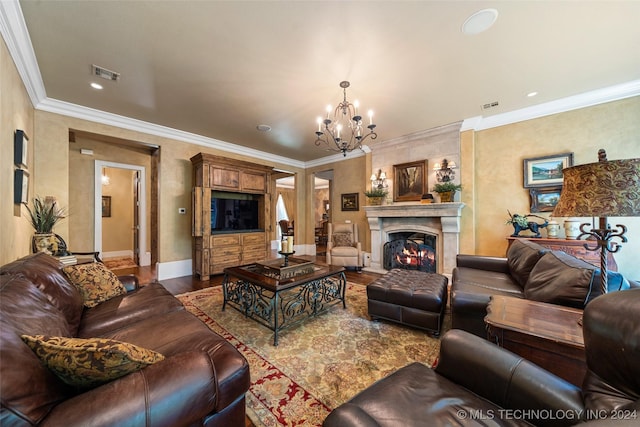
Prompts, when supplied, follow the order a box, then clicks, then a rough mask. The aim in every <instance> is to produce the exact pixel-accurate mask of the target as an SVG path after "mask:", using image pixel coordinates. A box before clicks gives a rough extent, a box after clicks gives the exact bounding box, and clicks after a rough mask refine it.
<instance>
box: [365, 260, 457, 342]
mask: <svg viewBox="0 0 640 427" xmlns="http://www.w3.org/2000/svg"><path fill="white" fill-rule="evenodd" d="M448 282H449V279H447V277H446V276H443V275H441V274H435V273H426V272H423V271H418V270H403V269H397V268H394V269H393V270H391V271H389V272H388V273H387V274H385V275H384V276H383V277H380V278H379V279H377V280H375V281H373V282H371V283H370V284H369V285H367V305H368V308H369V316H371V318H372V319H373V320H375V319H385V320H391V321H394V322H398V323H401V324H403V325H408V326H412V327H415V328H420V329H424V330H427V331H429V332H431V333H433V334H434V335H436V336H438V335H440V329H441V328H442V321H443V318H444V313H445V308H446V306H447V295H448V292H447V283H448Z"/></svg>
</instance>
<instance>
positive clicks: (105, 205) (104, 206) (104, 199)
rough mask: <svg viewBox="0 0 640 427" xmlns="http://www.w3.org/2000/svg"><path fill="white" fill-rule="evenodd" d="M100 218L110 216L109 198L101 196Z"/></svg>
mask: <svg viewBox="0 0 640 427" xmlns="http://www.w3.org/2000/svg"><path fill="white" fill-rule="evenodd" d="M102 216H103V217H105V218H107V217H110V216H111V196H102Z"/></svg>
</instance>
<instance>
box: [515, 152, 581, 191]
mask: <svg viewBox="0 0 640 427" xmlns="http://www.w3.org/2000/svg"><path fill="white" fill-rule="evenodd" d="M569 166H573V153H562V154H556V155H553V156H545V157H534V158H531V159H524V188H532V187H549V186H552V185H562V169H564V168H568V167H569Z"/></svg>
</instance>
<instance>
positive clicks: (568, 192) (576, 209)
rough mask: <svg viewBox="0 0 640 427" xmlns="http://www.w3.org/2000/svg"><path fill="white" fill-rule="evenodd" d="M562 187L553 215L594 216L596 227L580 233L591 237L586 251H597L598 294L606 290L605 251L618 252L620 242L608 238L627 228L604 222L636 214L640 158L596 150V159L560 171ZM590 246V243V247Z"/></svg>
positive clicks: (582, 228)
mask: <svg viewBox="0 0 640 427" xmlns="http://www.w3.org/2000/svg"><path fill="white" fill-rule="evenodd" d="M562 173H563V175H564V186H563V189H562V194H561V195H560V200H559V201H558V204H557V205H556V207H555V209H554V211H553V215H552V216H554V217H558V216H563V217H570V216H577V217H598V218H599V225H598V228H591V229H590V230H588V227H589V226H590V225H591V224H589V223H584V224H582V225H580V232H581V234H580V235H579V236H578V239H580V238H582V237H584V236H591V237H593V238H594V239H595V240H589V241H588V243H585V245H584V247H585V248H586V249H587V250H589V251H597V250H598V249H599V250H600V278H601V282H600V285H601V288H602V293H603V294H605V293H606V292H607V290H608V279H607V274H608V270H607V252H612V253H615V252H618V251H619V250H620V247H621V245H620V243H617V242H614V241H612V239H613V238H617V239H620V241H621V242H622V243H624V242H626V241H627V238H626V237H625V236H624V235H625V233H626V232H627V227H625V226H624V225H622V224H616V228H611V226H610V225H609V224H608V223H607V217H610V216H616V217H619V216H640V159H627V160H610V161H609V160H607V154H606V152H605V150H603V149H600V150H598V162H596V163H588V164H586V165H578V166H572V167H569V168H566V169H563V170H562ZM591 245H594V246H591Z"/></svg>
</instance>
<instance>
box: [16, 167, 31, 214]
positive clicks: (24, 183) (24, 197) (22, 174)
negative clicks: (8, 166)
mask: <svg viewBox="0 0 640 427" xmlns="http://www.w3.org/2000/svg"><path fill="white" fill-rule="evenodd" d="M28 202H29V172H27V171H26V170H24V169H16V170H15V171H14V173H13V203H15V204H16V205H19V204H20V203H28Z"/></svg>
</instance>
